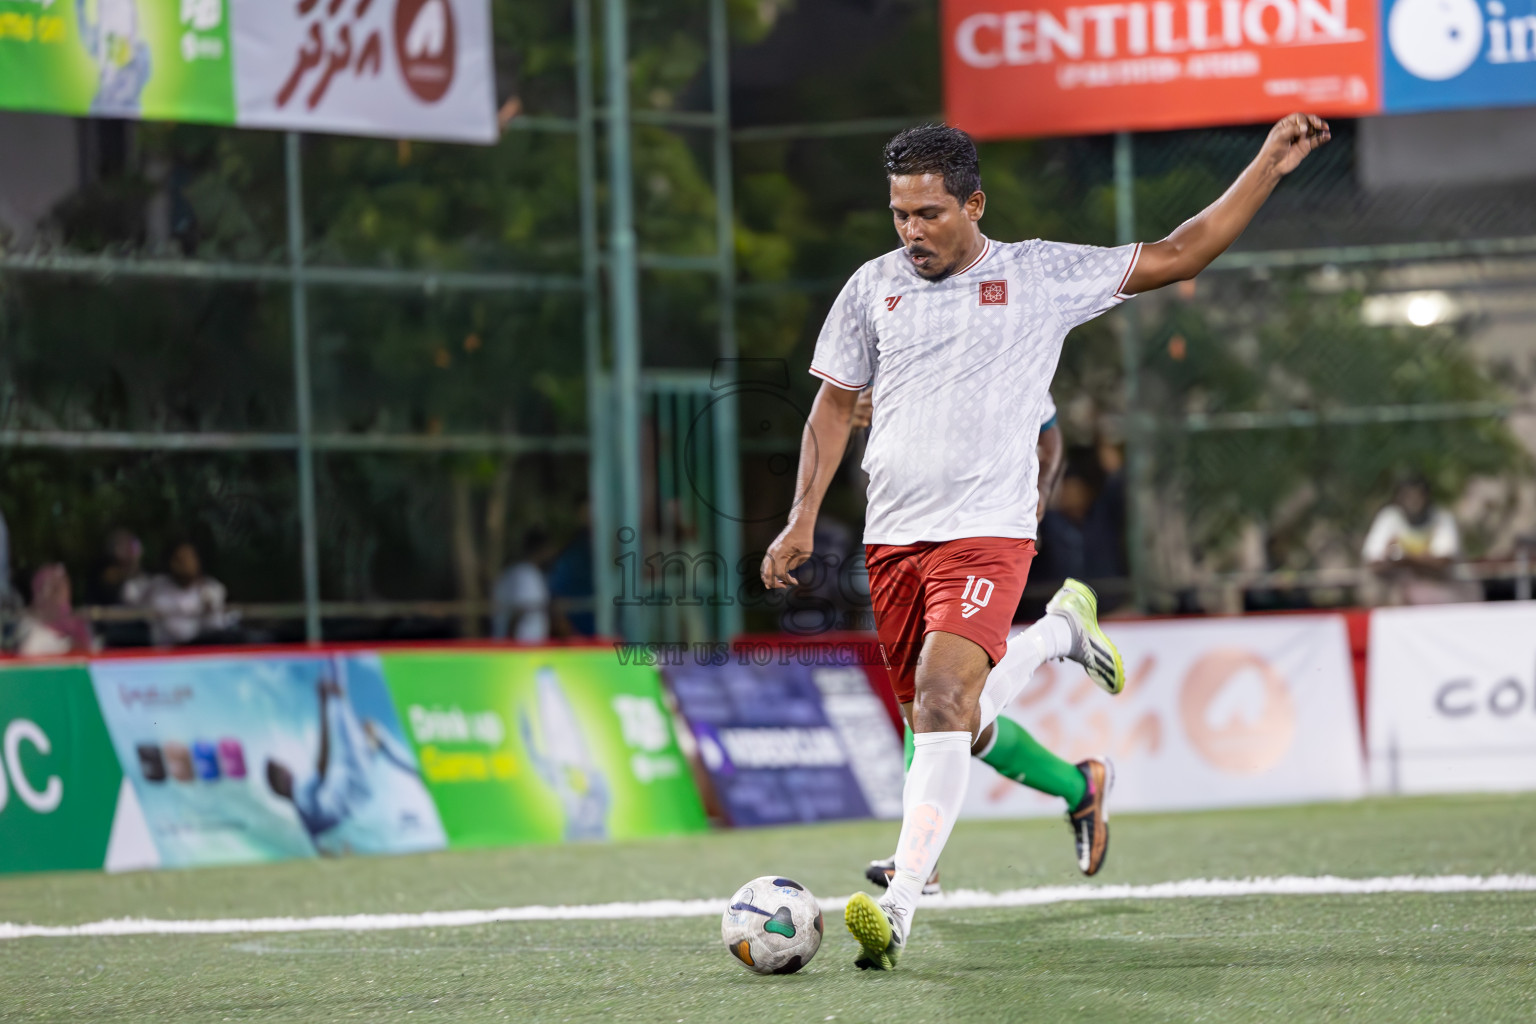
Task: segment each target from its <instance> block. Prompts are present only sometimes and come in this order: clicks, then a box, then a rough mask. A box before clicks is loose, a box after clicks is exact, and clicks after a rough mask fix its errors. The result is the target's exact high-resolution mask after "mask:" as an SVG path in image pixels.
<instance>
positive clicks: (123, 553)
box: [85, 527, 150, 647]
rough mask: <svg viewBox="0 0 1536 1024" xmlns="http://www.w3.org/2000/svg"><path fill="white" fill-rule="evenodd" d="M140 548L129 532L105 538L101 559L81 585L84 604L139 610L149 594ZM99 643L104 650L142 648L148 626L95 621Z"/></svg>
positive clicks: (121, 530) (138, 622)
mask: <svg viewBox="0 0 1536 1024" xmlns="http://www.w3.org/2000/svg"><path fill="white" fill-rule="evenodd" d="M143 562H144V545H143V544H142V543H140V542H139V538H138V537H136V536H134V534H133V532H132V531H130V530H126V529H124V528H122V527H118V528H117V529H115V530H113V531H112V532H111V533H109V534H108V535H107V543H106V546H105V548H104V549H103V551H102V556H101V560H100V561H99V562H97V563H96V567H95V569H94V570H93V571H92V572H91V575H90V578H89V579H88V580H87V581H86V585H85V603H86V604H88V605H95V606H97V607H106V608H111V607H116V606H119V605H128V606H130V607H135V608H137V607H140V606H142V605H143V604H144V596H145V594H146V593H147V592H148V591H149V574H148V573H146V572H145V571H144V566H143ZM98 627H99V629H100V631H101V641H102V643H103V644H104V645H106V646H107V647H144V646H146V645H148V644H149V643H150V631H149V623H148V622H145V621H144V620H142V619H135V620H126V621H118V620H115V619H107V620H105V621H102V622H99V623H98Z"/></svg>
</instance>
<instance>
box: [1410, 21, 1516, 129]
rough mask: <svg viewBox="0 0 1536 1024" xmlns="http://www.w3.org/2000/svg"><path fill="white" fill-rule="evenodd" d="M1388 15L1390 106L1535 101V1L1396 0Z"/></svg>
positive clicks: (1503, 104)
mask: <svg viewBox="0 0 1536 1024" xmlns="http://www.w3.org/2000/svg"><path fill="white" fill-rule="evenodd" d="M1385 20H1386V25H1385V31H1384V32H1383V33H1382V37H1381V38H1382V47H1381V48H1382V60H1381V74H1382V107H1383V109H1384V112H1386V113H1388V114H1401V113H1410V112H1414V111H1421V110H1455V109H1461V108H1468V107H1508V106H1524V105H1527V104H1536V0H1483V2H1481V3H1479V2H1478V0H1392V2H1390V3H1389V5H1388V6H1387V8H1386V10H1385Z"/></svg>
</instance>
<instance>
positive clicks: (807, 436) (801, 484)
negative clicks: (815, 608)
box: [760, 381, 859, 590]
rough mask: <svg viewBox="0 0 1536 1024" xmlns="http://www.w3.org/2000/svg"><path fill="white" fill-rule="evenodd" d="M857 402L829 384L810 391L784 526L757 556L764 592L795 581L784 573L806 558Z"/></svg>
mask: <svg viewBox="0 0 1536 1024" xmlns="http://www.w3.org/2000/svg"><path fill="white" fill-rule="evenodd" d="M858 400H859V392H858V391H857V390H849V389H848V388H841V387H838V386H837V385H836V384H833V383H831V382H829V381H822V384H821V390H820V391H818V392H816V401H815V402H814V403H813V404H812V405H811V415H810V418H809V419H807V420H806V421H805V430H803V431H802V432H801V434H800V469H799V472H798V473H796V475H795V504H794V506H793V507H792V508H791V509H790V510H789V523H788V524H787V525H786V526H785V527H784V529H783V530H781V531H780V532H779V535H778V537H777V538H775V539H774V542H773V543H772V544H771V545H769V547H768V551H767V553H766V554H764V555H763V563H762V566H761V568H760V574H761V576H762V580H763V586H765V587H767V588H768V589H769V590H779V589H782V588H783V587H786V586H789V585H793V584H798V583H799V582H800V581H799V580H797V579H795V578H794V577H793V576H791V575H790V572H791V571H792V570H794V569H795V567H796V566H798V565H800V564H801V563H803V562H804V561H805V560H806V559H807V558H809V557H811V551H812V536H813V535H814V533H815V530H816V513H817V512H819V511H820V510H821V500H822V498H824V497H826V494H827V485H828V484H830V483H831V482H832V477H833V475H834V474H836V472H837V467H838V466H839V465H840V464H841V463H842V461H843V452H844V451H846V450H847V448H848V431H849V430H850V429H851V426H852V423H853V410H854V406H855V405H856V404H857V403H858Z"/></svg>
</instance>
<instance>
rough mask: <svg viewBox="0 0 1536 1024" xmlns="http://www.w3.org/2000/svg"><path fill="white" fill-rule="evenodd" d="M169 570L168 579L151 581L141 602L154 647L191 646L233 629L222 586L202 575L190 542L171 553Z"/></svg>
mask: <svg viewBox="0 0 1536 1024" xmlns="http://www.w3.org/2000/svg"><path fill="white" fill-rule="evenodd" d="M169 568H170V573H169V574H168V575H164V576H156V577H155V578H154V579H153V580H151V581H150V583H149V586H148V587H147V588H146V591H145V594H144V598H143V604H144V606H145V607H146V608H148V609H149V611H150V614H151V620H150V636H151V638H152V639H153V641H154V643H155V644H156V646H166V645H169V644H185V643H192V642H193V641H195V640H198V639H200V638H201V639H206V638H207V637H208V635H209V634H214V633H218V632H220V631H224V630H228V629H230V628H231V627H232V626H233V625H234V622H233V620H232V618H231V617H230V615H229V614H228V613H227V612H225V611H224V596H225V595H224V584H222V583H220V582H219V581H218V580H216V579H214V578H213V577H211V576H205V575H203V563H202V559H201V558H199V557H198V554H197V548H196V547H194V546H193V545H192V543H191V542H190V541H182V542H181V543H180V544H177V545H176V547H175V548H173V549H172V551H171V559H170V563H169Z"/></svg>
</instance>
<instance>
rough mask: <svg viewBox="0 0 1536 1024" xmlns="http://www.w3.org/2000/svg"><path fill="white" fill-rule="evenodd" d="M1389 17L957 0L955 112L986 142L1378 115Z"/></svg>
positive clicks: (946, 34) (1327, 9)
mask: <svg viewBox="0 0 1536 1024" xmlns="http://www.w3.org/2000/svg"><path fill="white" fill-rule="evenodd" d="M1405 2H1411V0H1405ZM1424 2H1427V3H1431V4H1433V3H1438V2H1439V0H1424ZM1466 2H1469V3H1470V2H1471V0H1466ZM1378 17H1379V16H1378V13H1377V6H1376V0H1219V2H1218V0H1133V2H1130V3H1124V4H1091V3H1079V2H1077V0H945V2H944V14H943V48H944V88H945V105H946V111H947V115H948V119H949V121H950V122H951V123H953V124H956V125H958V126H959V127H961V128H964V129H966V130H967V131H969V132H971V133H972V134H973V135H975V136H976V137H978V138H984V139H994V138H1006V137H1010V136H1021V135H1026V136H1027V135H1069V134H1089V133H1095V132H1110V131H1127V130H1142V129H1159V128H1191V127H1201V126H1205V125H1218V124H1245V123H1249V122H1255V121H1268V120H1277V119H1279V118H1280V117H1283V116H1285V115H1286V114H1289V113H1291V112H1292V111H1296V110H1309V111H1312V112H1314V113H1318V114H1325V115H1340V116H1351V115H1360V114H1370V113H1375V112H1377V111H1379V110H1380V109H1381V101H1380V88H1381V86H1380V72H1379V56H1378V50H1377V47H1378V42H1377V35H1378Z"/></svg>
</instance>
